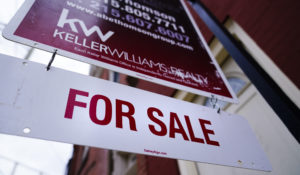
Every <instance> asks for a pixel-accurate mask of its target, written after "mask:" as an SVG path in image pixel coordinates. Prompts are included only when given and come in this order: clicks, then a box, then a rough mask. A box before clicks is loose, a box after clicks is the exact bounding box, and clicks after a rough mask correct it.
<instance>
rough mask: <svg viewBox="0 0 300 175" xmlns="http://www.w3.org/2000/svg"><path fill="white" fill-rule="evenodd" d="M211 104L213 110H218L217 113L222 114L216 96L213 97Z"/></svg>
mask: <svg viewBox="0 0 300 175" xmlns="http://www.w3.org/2000/svg"><path fill="white" fill-rule="evenodd" d="M210 104H211V105H212V107H213V109H217V113H218V114H220V112H221V108H220V106H219V105H218V99H217V98H216V97H215V96H214V95H211V98H210Z"/></svg>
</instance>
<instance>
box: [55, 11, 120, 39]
mask: <svg viewBox="0 0 300 175" xmlns="http://www.w3.org/2000/svg"><path fill="white" fill-rule="evenodd" d="M68 14H69V10H68V9H65V8H64V9H63V11H62V13H61V15H60V17H59V20H58V23H57V26H58V27H61V28H64V26H65V25H67V24H68V25H69V26H70V28H71V30H72V31H73V32H75V33H78V29H77V27H76V25H75V24H76V23H79V25H80V27H81V29H82V31H83V33H84V34H85V36H90V35H91V34H93V33H94V32H96V33H97V34H98V36H99V38H100V39H101V41H102V42H105V41H107V40H108V39H109V38H110V37H111V36H112V35H113V34H114V32H113V31H108V32H107V33H105V34H103V33H102V31H101V29H100V28H99V26H93V27H91V28H90V29H88V28H87V27H86V25H85V24H84V22H83V21H82V20H80V19H67V17H68Z"/></svg>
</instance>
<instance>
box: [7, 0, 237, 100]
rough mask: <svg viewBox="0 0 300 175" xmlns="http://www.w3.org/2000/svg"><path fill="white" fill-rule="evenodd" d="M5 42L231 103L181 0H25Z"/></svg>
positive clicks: (230, 98)
mask: <svg viewBox="0 0 300 175" xmlns="http://www.w3.org/2000/svg"><path fill="white" fill-rule="evenodd" d="M4 36H5V37H6V38H8V39H11V40H14V41H17V42H21V43H24V44H27V45H31V46H33V47H37V48H41V49H44V50H47V51H50V52H54V50H55V49H57V50H58V54H61V55H64V56H67V57H70V58H74V59H77V60H80V61H84V62H87V63H90V64H94V65H98V66H102V67H105V68H108V69H111V70H114V71H118V72H122V73H125V74H128V75H131V76H135V77H138V78H141V79H145V80H148V81H152V82H156V83H159V84H163V85H166V86H170V87H173V88H177V89H183V90H186V91H190V92H193V93H197V94H201V95H205V96H209V97H211V96H212V95H214V96H216V97H217V98H219V99H221V100H225V101H230V102H236V101H237V100H236V97H235V95H234V93H233V92H232V90H231V88H230V87H229V86H228V83H227V81H226V79H225V78H224V75H223V73H222V72H221V70H220V68H219V67H218V65H217V63H216V61H215V59H214V58H213V57H212V55H211V53H210V51H209V50H208V47H207V45H206V43H205V41H204V40H203V38H202V36H201V33H200V31H199V30H198V28H197V27H196V24H195V22H194V21H193V20H192V19H191V15H190V14H189V12H188V10H187V8H186V6H185V4H184V2H183V0H181V1H180V0H164V1H160V0H51V1H49V0H27V1H25V4H24V5H23V7H22V8H21V10H19V12H18V13H17V14H16V16H15V17H14V18H13V19H12V21H11V22H10V24H9V25H8V26H7V28H6V29H5V31H4Z"/></svg>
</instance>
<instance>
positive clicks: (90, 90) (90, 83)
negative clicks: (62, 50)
mask: <svg viewBox="0 0 300 175" xmlns="http://www.w3.org/2000/svg"><path fill="white" fill-rule="evenodd" d="M0 82H1V86H0V88H1V89H0V93H1V95H0V104H1V105H0V114H1V116H0V132H1V133H6V134H13V135H19V136H25V137H32V138H39V139H45V140H53V141H59V142H66V143H73V144H80V145H88V146H94V147H101V148H106V149H113V150H121V151H126V152H134V153H138V154H145V155H152V156H160V157H168V158H176V159H185V160H192V161H198V162H205V163H213V164H220V165H227V166H234V167H241V168H249V169H257V170H264V171H270V170H271V166H270V164H269V162H268V160H267V158H266V156H265V154H264V152H263V150H262V148H261V147H260V145H259V143H258V141H257V140H256V138H255V135H254V134H253V132H252V130H251V128H250V127H249V125H248V123H247V121H246V120H245V119H244V118H242V117H240V116H237V115H232V114H228V113H225V112H223V111H221V114H218V113H217V112H216V111H215V110H213V109H210V108H206V107H202V106H199V105H196V104H192V103H188V102H183V101H180V100H176V99H173V98H169V97H165V96H161V95H157V94H154V93H150V92H146V91H143V90H139V89H136V88H132V87H128V86H125V85H120V84H117V83H113V82H109V81H106V80H101V79H97V78H93V77H88V76H85V75H80V74H77V73H73V72H69V71H65V70H61V69H58V68H54V67H52V68H51V69H50V71H46V70H45V65H41V64H38V63H33V62H29V61H27V60H20V59H15V58H12V57H8V56H5V55H0ZM24 131H25V132H24ZM29 131H30V132H29Z"/></svg>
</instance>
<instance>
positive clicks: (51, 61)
mask: <svg viewBox="0 0 300 175" xmlns="http://www.w3.org/2000/svg"><path fill="white" fill-rule="evenodd" d="M56 53H57V49H55V50H54V52H53V54H52V57H51V60H50V61H49V63H48V65H47V67H46V70H47V71H49V70H50V68H51V64H52V63H53V61H54V58H55V55H56Z"/></svg>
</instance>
